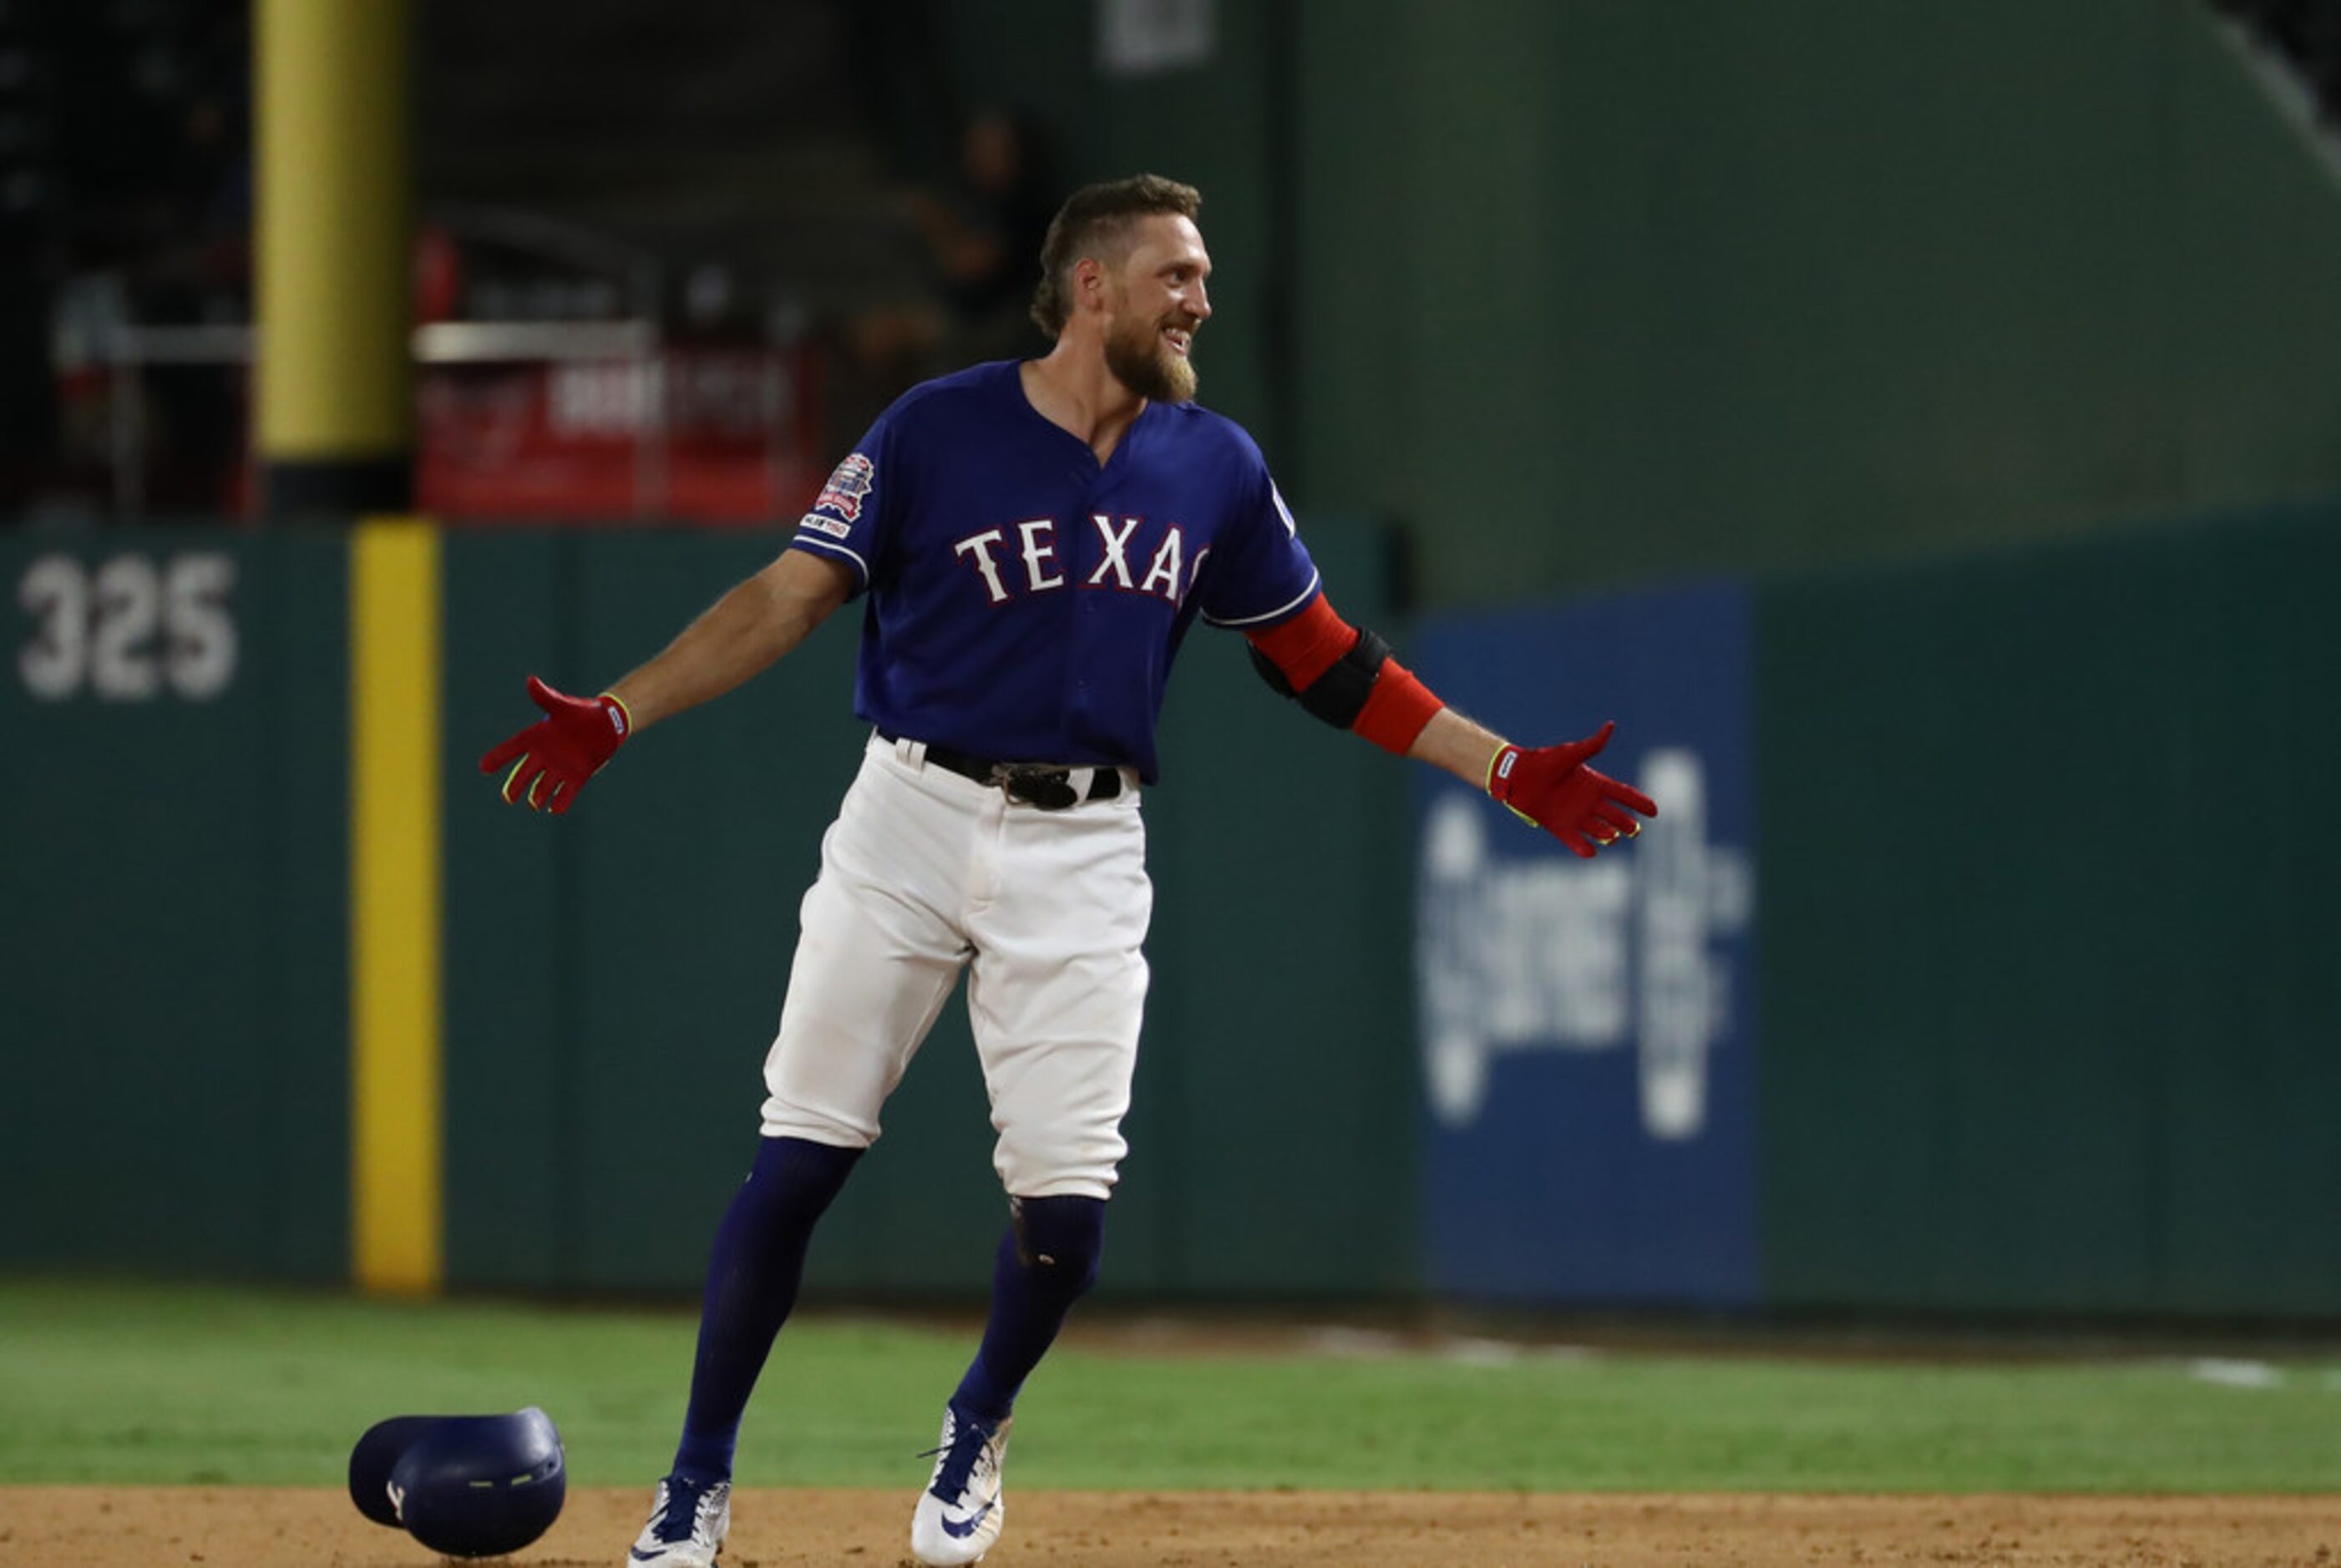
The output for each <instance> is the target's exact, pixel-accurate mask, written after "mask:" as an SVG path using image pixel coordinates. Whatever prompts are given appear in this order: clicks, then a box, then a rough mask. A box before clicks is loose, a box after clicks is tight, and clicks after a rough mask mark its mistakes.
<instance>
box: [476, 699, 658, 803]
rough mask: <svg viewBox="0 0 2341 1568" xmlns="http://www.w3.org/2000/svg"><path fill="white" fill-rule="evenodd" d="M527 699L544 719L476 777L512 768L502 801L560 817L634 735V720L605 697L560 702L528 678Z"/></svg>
mask: <svg viewBox="0 0 2341 1568" xmlns="http://www.w3.org/2000/svg"><path fill="white" fill-rule="evenodd" d="M528 696H529V700H530V701H532V702H533V703H535V704H536V705H537V706H538V707H539V708H542V709H543V710H544V717H543V718H542V719H538V720H537V721H536V722H535V723H533V724H532V725H530V726H529V727H528V728H527V729H523V730H522V731H521V732H520V733H519V734H517V735H515V736H513V738H512V739H509V740H507V741H505V742H504V743H503V745H501V746H499V747H497V748H496V749H494V750H493V751H491V752H489V753H488V754H487V755H486V756H485V757H483V758H481V759H480V771H481V772H483V773H493V772H494V771H495V770H496V769H499V768H501V767H503V765H504V764H505V763H507V762H509V763H511V764H512V771H511V772H509V773H507V774H505V775H504V788H503V797H504V799H506V800H508V801H510V802H511V803H512V804H513V805H515V806H518V805H523V804H524V805H526V806H527V807H528V809H530V810H532V811H550V812H552V813H553V815H554V816H556V817H558V816H560V815H561V814H562V813H563V812H564V811H566V810H568V809H569V808H570V806H571V805H572V804H573V802H574V801H575V800H576V799H577V791H579V790H580V789H583V788H585V780H586V779H591V778H592V777H593V775H594V774H596V773H599V772H600V771H601V770H602V764H603V763H604V762H607V761H608V760H609V759H611V758H612V757H613V756H614V755H616V754H617V749H618V748H619V747H620V746H622V745H623V744H624V743H625V739H626V737H627V736H629V735H631V734H633V729H634V719H633V714H631V713H628V712H627V711H626V705H625V704H624V703H623V702H621V701H619V700H617V699H616V698H614V697H613V696H611V695H610V694H609V693H608V692H606V691H605V692H603V694H602V695H601V696H599V697H595V698H593V699H590V700H589V699H586V698H583V697H564V696H563V695H562V694H561V693H560V692H558V691H555V690H553V688H552V687H550V686H547V685H546V684H545V683H544V682H543V681H542V680H538V679H537V678H536V677H535V676H533V675H532V676H530V677H529V678H528Z"/></svg>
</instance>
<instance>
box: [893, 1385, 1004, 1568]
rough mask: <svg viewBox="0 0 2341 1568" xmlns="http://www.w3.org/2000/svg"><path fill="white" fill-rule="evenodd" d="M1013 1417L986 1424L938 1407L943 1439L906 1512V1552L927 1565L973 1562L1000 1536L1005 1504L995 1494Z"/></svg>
mask: <svg viewBox="0 0 2341 1568" xmlns="http://www.w3.org/2000/svg"><path fill="white" fill-rule="evenodd" d="M1014 1424H1015V1422H1014V1419H1013V1418H1012V1417H1011V1418H1010V1419H1006V1420H1003V1421H1001V1423H1000V1424H999V1425H997V1426H992V1427H986V1426H984V1425H981V1424H979V1423H977V1422H973V1421H962V1420H961V1419H960V1416H959V1413H958V1412H957V1411H954V1410H952V1409H951V1407H950V1406H949V1405H945V1406H944V1407H943V1435H942V1442H941V1444H939V1445H938V1446H937V1447H936V1448H935V1450H934V1453H935V1454H936V1456H937V1457H936V1459H935V1474H934V1476H933V1478H932V1479H931V1480H930V1481H929V1482H928V1483H927V1489H926V1490H925V1491H924V1492H921V1493H920V1494H919V1509H918V1512H917V1513H913V1514H911V1555H912V1556H914V1557H916V1558H917V1559H918V1560H919V1561H920V1562H921V1563H927V1564H928V1565H929V1568H952V1565H953V1564H956V1563H978V1562H981V1561H982V1559H983V1554H984V1553H986V1552H989V1551H991V1545H992V1543H993V1542H995V1541H998V1540H999V1539H1000V1526H1001V1523H1003V1522H1004V1521H1005V1519H1006V1518H1007V1514H1008V1504H1007V1503H1006V1501H1005V1500H1004V1499H1002V1498H1001V1495H1000V1465H1001V1461H1002V1460H1003V1459H1005V1458H1006V1457H1007V1456H1008V1429H1009V1428H1010V1427H1011V1426H1012V1425H1014Z"/></svg>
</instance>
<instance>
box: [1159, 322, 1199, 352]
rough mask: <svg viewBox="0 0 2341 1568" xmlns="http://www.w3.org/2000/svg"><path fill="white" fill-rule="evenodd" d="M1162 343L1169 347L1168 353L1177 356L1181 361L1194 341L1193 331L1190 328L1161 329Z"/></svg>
mask: <svg viewBox="0 0 2341 1568" xmlns="http://www.w3.org/2000/svg"><path fill="white" fill-rule="evenodd" d="M1162 341H1163V342H1166V343H1169V344H1170V352H1172V353H1174V354H1177V355H1179V356H1180V358H1181V359H1183V358H1185V357H1186V354H1187V349H1188V346H1189V345H1190V344H1191V343H1192V342H1194V341H1195V332H1194V329H1193V328H1191V327H1164V328H1163V329H1162Z"/></svg>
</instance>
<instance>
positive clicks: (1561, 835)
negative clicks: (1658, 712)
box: [1488, 722, 1659, 860]
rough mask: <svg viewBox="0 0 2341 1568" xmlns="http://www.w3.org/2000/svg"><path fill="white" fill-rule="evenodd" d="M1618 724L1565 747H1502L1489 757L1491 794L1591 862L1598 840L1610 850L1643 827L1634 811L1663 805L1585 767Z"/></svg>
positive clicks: (1655, 810)
mask: <svg viewBox="0 0 2341 1568" xmlns="http://www.w3.org/2000/svg"><path fill="white" fill-rule="evenodd" d="M1617 728H1618V726H1617V725H1616V724H1615V723H1614V722H1613V723H1609V724H1604V725H1603V726H1602V727H1601V728H1600V729H1599V730H1597V731H1596V732H1595V733H1594V734H1592V735H1591V736H1589V737H1588V738H1587V739H1583V740H1572V741H1570V742H1569V744H1568V745H1566V746H1540V747H1539V748H1537V749H1535V750H1533V751H1524V750H1522V749H1520V748H1519V747H1517V746H1505V747H1500V748H1499V749H1498V750H1497V752H1496V754H1495V756H1493V757H1491V758H1489V759H1488V793H1489V795H1492V796H1493V797H1495V798H1496V799H1499V800H1500V801H1502V802H1503V803H1504V804H1505V805H1506V806H1509V808H1511V811H1512V815H1513V816H1515V817H1518V818H1519V819H1521V820H1523V821H1527V822H1533V823H1535V824H1536V825H1537V826H1538V827H1539V828H1541V829H1544V830H1545V831H1546V832H1548V833H1549V834H1551V835H1552V836H1553V837H1554V838H1556V839H1559V840H1560V841H1561V842H1562V843H1564V844H1566V845H1568V846H1569V849H1572V850H1573V851H1575V852H1576V853H1577V854H1578V855H1579V856H1581V857H1582V858H1585V859H1588V860H1590V859H1591V858H1593V846H1594V845H1595V844H1596V843H1599V844H1600V845H1602V846H1604V847H1605V848H1606V847H1607V846H1609V845H1611V844H1615V843H1616V842H1617V841H1618V840H1619V839H1631V838H1632V837H1634V836H1635V835H1636V834H1637V833H1639V832H1640V831H1641V830H1642V825H1641V824H1640V823H1639V822H1637V821H1636V820H1634V818H1633V816H1632V813H1633V812H1636V811H1639V812H1640V813H1641V814H1642V815H1643V816H1645V817H1655V816H1657V815H1658V814H1659V803H1658V802H1657V801H1655V800H1653V799H1650V798H1649V796H1648V795H1645V794H1643V793H1642V792H1641V791H1640V790H1639V789H1635V788H1634V787H1633V786H1632V785H1631V784H1621V783H1619V781H1618V780H1617V779H1612V778H1610V777H1609V775H1608V774H1607V773H1597V772H1595V771H1594V770H1593V769H1590V768H1588V767H1587V766H1586V765H1585V760H1586V759H1587V758H1589V757H1591V756H1593V755H1595V754H1596V753H1598V752H1599V750H1600V749H1602V748H1603V747H1604V746H1607V745H1609V732H1610V731H1611V730H1613V729H1617Z"/></svg>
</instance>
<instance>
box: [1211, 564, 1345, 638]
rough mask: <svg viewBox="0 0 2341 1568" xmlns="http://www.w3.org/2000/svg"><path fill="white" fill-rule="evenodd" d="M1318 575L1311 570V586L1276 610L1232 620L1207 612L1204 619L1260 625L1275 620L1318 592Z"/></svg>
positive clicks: (1217, 624) (1242, 624) (1224, 624)
mask: <svg viewBox="0 0 2341 1568" xmlns="http://www.w3.org/2000/svg"><path fill="white" fill-rule="evenodd" d="M1318 576H1319V573H1317V572H1315V571H1311V572H1310V574H1309V586H1308V587H1306V588H1304V589H1302V590H1300V596H1299V597H1298V598H1296V599H1294V600H1292V601H1291V602H1290V603H1289V604H1280V605H1278V606H1277V607H1276V608H1275V609H1274V610H1264V611H1262V612H1261V613H1260V614H1258V615H1245V616H1239V617H1237V618H1236V619H1235V620H1220V618H1219V617H1218V616H1216V615H1212V614H1210V613H1208V612H1207V613H1205V615H1204V616H1203V619H1204V620H1208V621H1210V623H1211V624H1212V625H1213V626H1258V625H1259V624H1260V622H1261V621H1263V620H1275V619H1276V618H1277V617H1278V616H1280V615H1290V614H1291V613H1292V612H1293V611H1294V610H1298V609H1300V607H1301V606H1302V605H1304V604H1306V603H1308V602H1309V600H1310V598H1311V597H1312V596H1313V595H1314V594H1315V593H1316V591H1317V579H1318Z"/></svg>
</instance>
